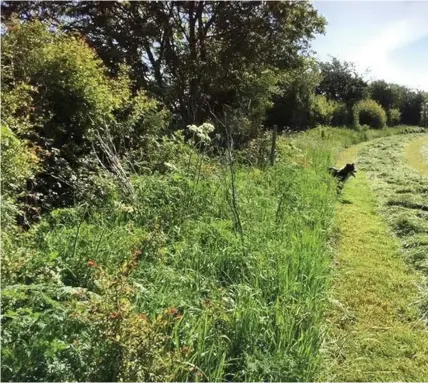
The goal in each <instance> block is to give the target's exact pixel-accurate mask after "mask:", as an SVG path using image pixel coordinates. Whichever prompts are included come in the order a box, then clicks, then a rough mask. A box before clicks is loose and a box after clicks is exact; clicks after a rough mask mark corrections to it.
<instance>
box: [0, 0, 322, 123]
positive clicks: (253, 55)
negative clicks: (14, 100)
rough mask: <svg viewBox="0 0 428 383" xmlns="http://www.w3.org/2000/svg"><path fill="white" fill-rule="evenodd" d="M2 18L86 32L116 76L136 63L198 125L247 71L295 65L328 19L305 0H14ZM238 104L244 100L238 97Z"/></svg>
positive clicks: (143, 78) (143, 82)
mask: <svg viewBox="0 0 428 383" xmlns="http://www.w3.org/2000/svg"><path fill="white" fill-rule="evenodd" d="M2 12H3V17H4V18H5V20H7V19H9V18H10V17H11V15H12V14H13V13H14V12H15V13H18V15H19V17H21V18H25V19H31V18H35V17H40V18H41V19H43V20H44V21H45V22H50V23H51V24H52V23H54V24H55V25H57V24H59V23H61V24H63V25H64V30H66V31H68V32H79V33H81V34H83V35H84V36H85V37H86V39H87V40H88V43H89V44H90V45H91V46H92V47H94V48H95V49H96V51H97V52H98V53H99V55H100V57H101V58H102V60H103V61H104V63H105V64H106V65H107V66H108V67H109V69H110V71H111V74H113V75H115V74H117V73H118V70H119V64H120V63H126V64H127V65H129V66H130V68H131V76H132V78H133V79H135V80H136V82H135V84H136V87H137V88H144V89H148V90H149V91H150V92H151V93H152V94H154V95H156V96H157V97H159V98H161V99H162V100H163V101H164V102H165V103H166V104H167V105H168V106H169V108H170V109H171V111H173V112H174V113H176V114H178V115H180V116H181V118H182V123H183V124H187V123H193V122H195V123H201V122H203V121H204V120H206V119H207V118H208V117H209V116H210V110H211V109H212V108H216V109H221V106H222V105H231V104H233V103H236V101H237V98H238V97H239V94H238V93H237V92H236V91H235V89H236V88H239V87H240V84H241V82H242V81H245V80H243V76H242V73H244V72H247V73H254V74H255V75H257V74H260V73H262V72H263V71H264V70H266V69H270V70H272V69H281V70H286V69H289V68H293V67H296V66H297V65H298V62H299V60H298V59H299V55H301V54H302V53H304V52H306V51H307V48H308V44H309V41H310V39H311V38H312V37H313V36H314V34H315V33H320V32H323V30H324V25H325V20H324V18H322V17H320V16H319V15H318V14H317V12H316V10H315V9H314V8H313V6H312V5H311V4H310V3H308V2H293V1H287V2H261V1H253V2H234V1H230V2H208V1H195V2H193V1H187V2H178V1H168V2H127V1H122V2H100V1H95V2H75V1H66V2H62V3H51V2H29V3H24V2H19V3H16V2H11V1H6V2H3V3H2ZM238 101H239V100H238Z"/></svg>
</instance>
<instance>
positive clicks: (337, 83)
mask: <svg viewBox="0 0 428 383" xmlns="http://www.w3.org/2000/svg"><path fill="white" fill-rule="evenodd" d="M319 65H320V70H321V77H322V79H321V82H320V84H319V85H318V87H317V89H316V92H317V93H318V94H322V95H325V96H327V98H328V99H330V100H335V101H339V102H344V103H345V104H346V105H347V106H348V108H350V107H352V106H353V105H354V104H355V103H356V102H357V101H359V100H362V99H364V98H366V96H367V83H366V81H364V80H363V78H362V77H361V75H360V74H359V73H358V72H357V71H356V69H355V66H354V64H352V63H349V62H346V61H343V62H341V61H339V60H338V59H336V58H333V59H332V60H331V62H321V63H320V64H319Z"/></svg>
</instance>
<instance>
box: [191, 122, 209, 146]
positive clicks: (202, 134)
mask: <svg viewBox="0 0 428 383" xmlns="http://www.w3.org/2000/svg"><path fill="white" fill-rule="evenodd" d="M187 128H188V129H189V130H190V131H191V132H193V133H194V135H195V136H196V137H198V138H199V140H200V141H201V142H205V143H208V142H211V138H210V136H209V134H210V133H212V132H213V131H214V125H212V124H210V123H209V122H204V123H203V124H202V125H199V126H196V125H187Z"/></svg>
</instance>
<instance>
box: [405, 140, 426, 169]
mask: <svg viewBox="0 0 428 383" xmlns="http://www.w3.org/2000/svg"><path fill="white" fill-rule="evenodd" d="M424 145H428V135H426V136H422V137H419V138H417V139H416V140H413V141H411V142H410V143H409V144H408V145H407V146H406V149H405V151H404V159H405V161H406V162H407V164H408V165H409V166H411V167H412V168H414V169H416V170H417V171H419V172H420V173H422V174H425V175H428V162H426V161H425V160H424V158H423V157H422V152H421V151H422V147H423V146H424Z"/></svg>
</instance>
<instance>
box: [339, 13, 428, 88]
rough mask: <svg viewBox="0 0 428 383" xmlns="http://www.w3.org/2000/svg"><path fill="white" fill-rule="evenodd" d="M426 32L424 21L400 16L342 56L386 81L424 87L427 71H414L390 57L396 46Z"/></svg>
mask: <svg viewBox="0 0 428 383" xmlns="http://www.w3.org/2000/svg"><path fill="white" fill-rule="evenodd" d="M426 35H428V24H422V23H418V22H414V20H408V19H403V20H400V21H396V22H393V23H391V24H389V25H387V26H385V27H384V28H382V30H381V31H380V33H379V34H378V35H375V36H373V38H372V39H371V40H370V41H365V42H362V43H361V45H360V46H357V47H355V48H354V49H352V51H348V52H347V53H345V55H344V59H346V60H349V61H353V62H355V63H356V64H357V66H358V67H359V69H360V70H365V69H367V68H368V69H369V70H370V74H369V77H372V78H373V79H384V80H386V81H389V82H396V83H401V84H406V85H408V86H411V87H415V88H423V89H426V90H428V71H425V72H423V73H415V72H414V71H412V70H411V69H407V70H406V68H403V67H401V66H400V65H398V64H397V63H396V62H395V61H394V60H393V58H392V54H393V53H394V51H396V50H397V49H399V48H401V47H404V46H406V45H408V44H411V43H412V42H415V41H417V40H419V39H420V38H422V37H424V36H426Z"/></svg>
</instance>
